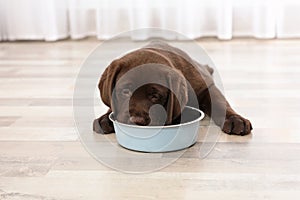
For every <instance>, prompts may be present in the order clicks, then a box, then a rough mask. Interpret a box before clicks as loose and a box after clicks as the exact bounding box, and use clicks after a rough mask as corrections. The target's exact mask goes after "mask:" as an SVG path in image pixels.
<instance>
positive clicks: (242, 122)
mask: <svg viewBox="0 0 300 200" xmlns="http://www.w3.org/2000/svg"><path fill="white" fill-rule="evenodd" d="M222 130H223V131H224V132H225V133H227V134H234V135H247V134H249V133H250V132H251V130H252V125H251V122H250V121H249V120H248V119H245V118H243V117H241V116H239V115H231V116H229V117H227V118H226V119H225V123H224V126H223V128H222Z"/></svg>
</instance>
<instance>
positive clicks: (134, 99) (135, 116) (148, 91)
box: [99, 61, 188, 125]
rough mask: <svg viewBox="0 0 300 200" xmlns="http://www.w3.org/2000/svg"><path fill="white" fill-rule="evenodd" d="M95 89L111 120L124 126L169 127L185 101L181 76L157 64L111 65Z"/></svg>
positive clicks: (185, 95)
mask: <svg viewBox="0 0 300 200" xmlns="http://www.w3.org/2000/svg"><path fill="white" fill-rule="evenodd" d="M99 89H100V93H101V97H102V100H103V102H104V103H105V104H106V105H107V106H109V107H111V108H112V110H113V112H114V115H115V118H116V119H117V120H118V121H119V122H123V123H128V124H137V125H169V124H172V122H173V121H174V120H175V119H176V118H178V117H179V116H180V114H181V111H182V110H183V108H184V106H185V105H186V103H187V101H188V95H187V84H186V80H185V78H184V76H183V75H182V74H181V72H179V71H178V70H176V69H174V68H171V67H168V66H165V65H159V64H145V65H143V66H138V67H135V66H128V65H124V63H121V62H120V61H115V62H113V63H112V64H111V65H110V66H109V67H108V68H107V69H106V70H105V72H104V73H103V75H102V77H101V80H100V83H99Z"/></svg>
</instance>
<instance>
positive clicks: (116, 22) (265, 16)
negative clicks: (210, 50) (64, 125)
mask: <svg viewBox="0 0 300 200" xmlns="http://www.w3.org/2000/svg"><path fill="white" fill-rule="evenodd" d="M299 10H300V2H299V1H297V0H285V1H279V0H164V1H160V0H151V1H149V0H122V1H118V0H43V1H40V0H22V1H20V0H1V1H0V40H1V41H7V40H8V41H13V40H46V41H56V40H60V39H65V38H72V39H81V38H84V37H87V36H95V37H97V38H98V39H108V38H111V37H113V36H115V35H116V34H118V33H120V32H124V31H128V30H132V29H137V28H148V27H159V28H164V29H170V30H173V31H177V32H179V33H182V34H184V35H186V36H187V37H189V38H191V39H195V38H200V37H205V36H209V37H217V38H219V39H221V40H228V39H231V38H233V37H254V38H260V39H272V38H295V37H300V17H299ZM131 37H132V38H133V39H137V40H140V39H142V40H143V39H146V38H148V37H152V36H151V35H143V36H141V35H135V36H131ZM164 37H166V39H180V38H175V37H176V36H172V35H167V36H164Z"/></svg>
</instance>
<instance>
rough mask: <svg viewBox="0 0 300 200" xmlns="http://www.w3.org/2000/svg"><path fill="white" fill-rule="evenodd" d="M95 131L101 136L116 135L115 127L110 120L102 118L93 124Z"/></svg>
mask: <svg viewBox="0 0 300 200" xmlns="http://www.w3.org/2000/svg"><path fill="white" fill-rule="evenodd" d="M93 131H94V132H96V133H100V134H108V133H114V132H115V130H114V127H113V125H112V123H111V122H110V121H109V119H108V118H103V117H100V118H98V119H95V120H94V122H93Z"/></svg>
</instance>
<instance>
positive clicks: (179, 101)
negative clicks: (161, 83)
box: [166, 70, 188, 124]
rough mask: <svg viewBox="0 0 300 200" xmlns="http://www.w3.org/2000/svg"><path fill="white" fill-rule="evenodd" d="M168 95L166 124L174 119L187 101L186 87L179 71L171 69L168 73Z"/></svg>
mask: <svg viewBox="0 0 300 200" xmlns="http://www.w3.org/2000/svg"><path fill="white" fill-rule="evenodd" d="M168 87H169V90H170V91H169V97H168V103H167V121H166V123H167V124H171V123H172V121H173V120H174V119H176V118H177V117H178V116H179V115H180V114H181V111H182V110H183V109H184V107H185V105H186V104H187V102H188V89H187V83H186V79H185V77H184V76H183V75H182V74H181V72H179V71H177V70H172V72H169V73H168Z"/></svg>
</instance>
